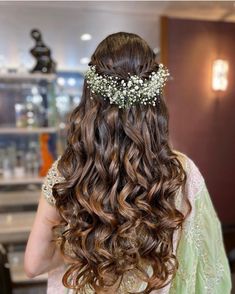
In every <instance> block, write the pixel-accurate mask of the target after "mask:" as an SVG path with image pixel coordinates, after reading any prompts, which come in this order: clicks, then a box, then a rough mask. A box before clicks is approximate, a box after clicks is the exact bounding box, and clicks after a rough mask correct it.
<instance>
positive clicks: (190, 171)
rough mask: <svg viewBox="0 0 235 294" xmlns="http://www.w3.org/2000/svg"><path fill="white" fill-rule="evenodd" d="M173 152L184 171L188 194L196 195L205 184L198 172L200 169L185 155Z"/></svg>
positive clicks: (176, 151)
mask: <svg viewBox="0 0 235 294" xmlns="http://www.w3.org/2000/svg"><path fill="white" fill-rule="evenodd" d="M173 152H174V153H175V154H176V155H177V157H178V159H179V160H180V162H181V164H182V166H183V168H184V170H185V171H186V174H187V181H186V187H187V190H188V192H189V193H190V194H191V193H193V194H194V195H195V193H198V192H199V191H200V190H201V189H202V187H203V186H204V184H205V179H204V177H203V175H202V173H201V171H200V168H199V167H198V165H197V164H196V163H195V161H194V160H193V159H192V158H190V157H189V156H188V155H187V154H185V153H183V152H181V151H178V150H175V149H174V150H173Z"/></svg>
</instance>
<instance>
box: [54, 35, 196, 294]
mask: <svg viewBox="0 0 235 294" xmlns="http://www.w3.org/2000/svg"><path fill="white" fill-rule="evenodd" d="M90 65H96V69H97V72H98V73H99V74H101V75H104V74H105V75H110V76H115V77H118V78H120V79H127V78H128V73H130V74H136V75H138V76H140V77H142V78H148V76H149V74H150V73H151V72H152V71H157V70H158V67H159V65H158V63H157V61H156V56H155V54H154V52H153V50H152V49H151V48H150V47H149V46H148V44H147V43H146V42H145V41H144V40H143V39H142V38H140V37H139V36H137V35H135V34H129V33H122V32H121V33H116V34H112V35H110V36H108V37H107V38H106V39H104V40H103V41H102V42H101V43H100V44H99V45H98V47H97V49H96V50H95V52H94V54H93V55H92V57H91V62H90ZM158 98H159V103H158V105H157V106H152V105H140V104H139V105H135V106H132V107H129V108H126V109H119V108H118V107H117V106H116V105H111V104H110V103H109V102H108V101H107V100H105V99H103V97H100V96H99V95H94V94H92V99H91V92H90V90H89V88H88V87H87V83H86V80H85V81H84V89H83V95H82V99H81V102H80V104H79V105H78V106H77V107H76V108H75V109H74V110H73V112H72V113H71V115H70V118H69V129H68V135H67V147H66V150H65V151H64V153H63V154H62V156H61V158H60V160H59V162H58V171H59V172H60V174H61V175H62V176H63V177H64V178H65V181H64V182H61V183H57V184H55V185H54V187H53V196H54V197H55V199H56V207H57V209H58V211H59V213H60V215H61V218H62V220H61V222H60V224H59V225H57V226H55V228H54V229H55V230H56V229H57V237H56V239H57V240H59V243H60V250H61V252H62V254H63V255H64V257H65V259H67V261H68V263H69V267H68V269H67V271H66V273H65V274H64V276H63V284H64V286H65V287H67V288H70V289H75V291H76V293H86V292H85V285H89V287H90V288H91V289H93V290H94V291H95V293H100V291H104V292H105V291H107V293H115V292H114V290H113V288H112V291H111V290H110V289H111V288H110V287H111V286H112V287H114V286H115V285H117V287H116V288H115V289H116V290H118V288H119V286H120V284H121V281H122V278H123V277H124V274H125V273H127V272H128V271H131V270H134V269H138V271H139V272H140V273H142V279H143V281H145V282H146V283H147V287H146V289H145V290H144V291H142V292H138V293H145V294H147V293H150V292H151V291H152V290H154V289H160V288H162V287H164V286H165V285H167V284H168V283H169V282H170V281H167V280H168V279H169V278H170V277H171V275H172V277H174V275H175V273H176V271H177V268H178V261H177V258H176V256H175V255H174V254H173V233H174V231H175V230H176V229H178V228H182V224H183V221H184V219H185V218H186V216H185V215H184V214H183V213H182V212H181V211H179V210H177V209H176V205H175V198H176V194H177V192H178V191H179V189H180V188H183V189H184V187H185V183H186V179H187V175H186V172H185V171H184V168H183V166H182V164H181V162H180V160H179V159H178V157H177V154H176V153H174V152H173V149H171V148H170V146H169V142H168V120H169V115H168V110H167V107H166V104H165V101H164V97H163V96H162V95H161V96H159V97H158ZM185 202H186V203H187V205H188V207H189V209H188V213H189V212H190V209H191V206H190V203H189V201H188V199H187V197H186V198H185ZM186 215H187V214H186ZM58 229H60V230H58ZM58 231H59V233H58ZM66 248H69V250H67V249H66ZM143 262H147V263H148V264H149V265H151V266H152V269H153V275H152V276H151V277H150V276H149V275H148V274H147V272H146V270H145V268H144V267H143ZM140 276H141V275H140ZM78 291H80V292H78ZM129 293H134V292H129Z"/></svg>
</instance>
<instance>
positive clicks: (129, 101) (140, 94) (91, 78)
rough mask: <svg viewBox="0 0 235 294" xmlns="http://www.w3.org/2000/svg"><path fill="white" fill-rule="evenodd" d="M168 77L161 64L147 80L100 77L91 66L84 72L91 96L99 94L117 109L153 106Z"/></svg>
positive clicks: (135, 77)
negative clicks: (143, 105) (116, 106)
mask: <svg viewBox="0 0 235 294" xmlns="http://www.w3.org/2000/svg"><path fill="white" fill-rule="evenodd" d="M169 75H170V74H169V71H168V69H167V68H166V67H165V66H164V65H163V64H161V63H160V64H159V68H158V70H157V72H155V71H153V72H152V73H151V74H150V75H149V77H148V78H147V79H146V78H145V79H142V78H140V77H139V76H137V75H130V74H129V77H128V79H127V80H124V79H120V78H118V77H113V76H108V75H100V74H98V73H97V72H96V67H95V66H94V65H92V66H90V67H89V69H88V71H87V72H86V74H85V78H86V80H87V84H88V87H89V88H90V89H91V92H92V93H93V94H99V95H101V96H102V97H103V98H104V99H106V98H108V99H109V102H110V104H116V105H118V107H119V108H126V107H129V106H132V105H135V104H152V105H153V106H155V105H156V101H157V99H158V97H159V95H161V94H162V88H163V87H164V86H165V83H166V81H167V80H168V77H169Z"/></svg>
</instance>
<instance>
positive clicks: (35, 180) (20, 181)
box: [0, 176, 44, 186]
mask: <svg viewBox="0 0 235 294" xmlns="http://www.w3.org/2000/svg"><path fill="white" fill-rule="evenodd" d="M43 180H44V178H43V177H30V176H29V177H23V178H15V177H12V178H9V179H0V186H5V185H27V184H42V183H43Z"/></svg>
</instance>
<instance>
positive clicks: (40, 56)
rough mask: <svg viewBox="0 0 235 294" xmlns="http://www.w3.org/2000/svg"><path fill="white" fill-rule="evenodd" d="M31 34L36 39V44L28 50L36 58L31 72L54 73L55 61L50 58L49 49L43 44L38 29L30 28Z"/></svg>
mask: <svg viewBox="0 0 235 294" xmlns="http://www.w3.org/2000/svg"><path fill="white" fill-rule="evenodd" d="M31 36H32V38H33V39H34V40H35V41H36V44H35V47H34V48H32V49H31V50H30V52H31V54H32V55H33V56H34V57H35V58H36V60H37V63H36V65H35V67H34V68H33V69H32V70H31V72H42V73H55V71H56V63H55V62H54V61H53V60H52V58H51V50H50V49H49V48H48V47H47V46H46V45H45V44H44V42H43V40H42V35H41V33H40V31H39V30H36V29H34V30H32V31H31Z"/></svg>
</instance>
